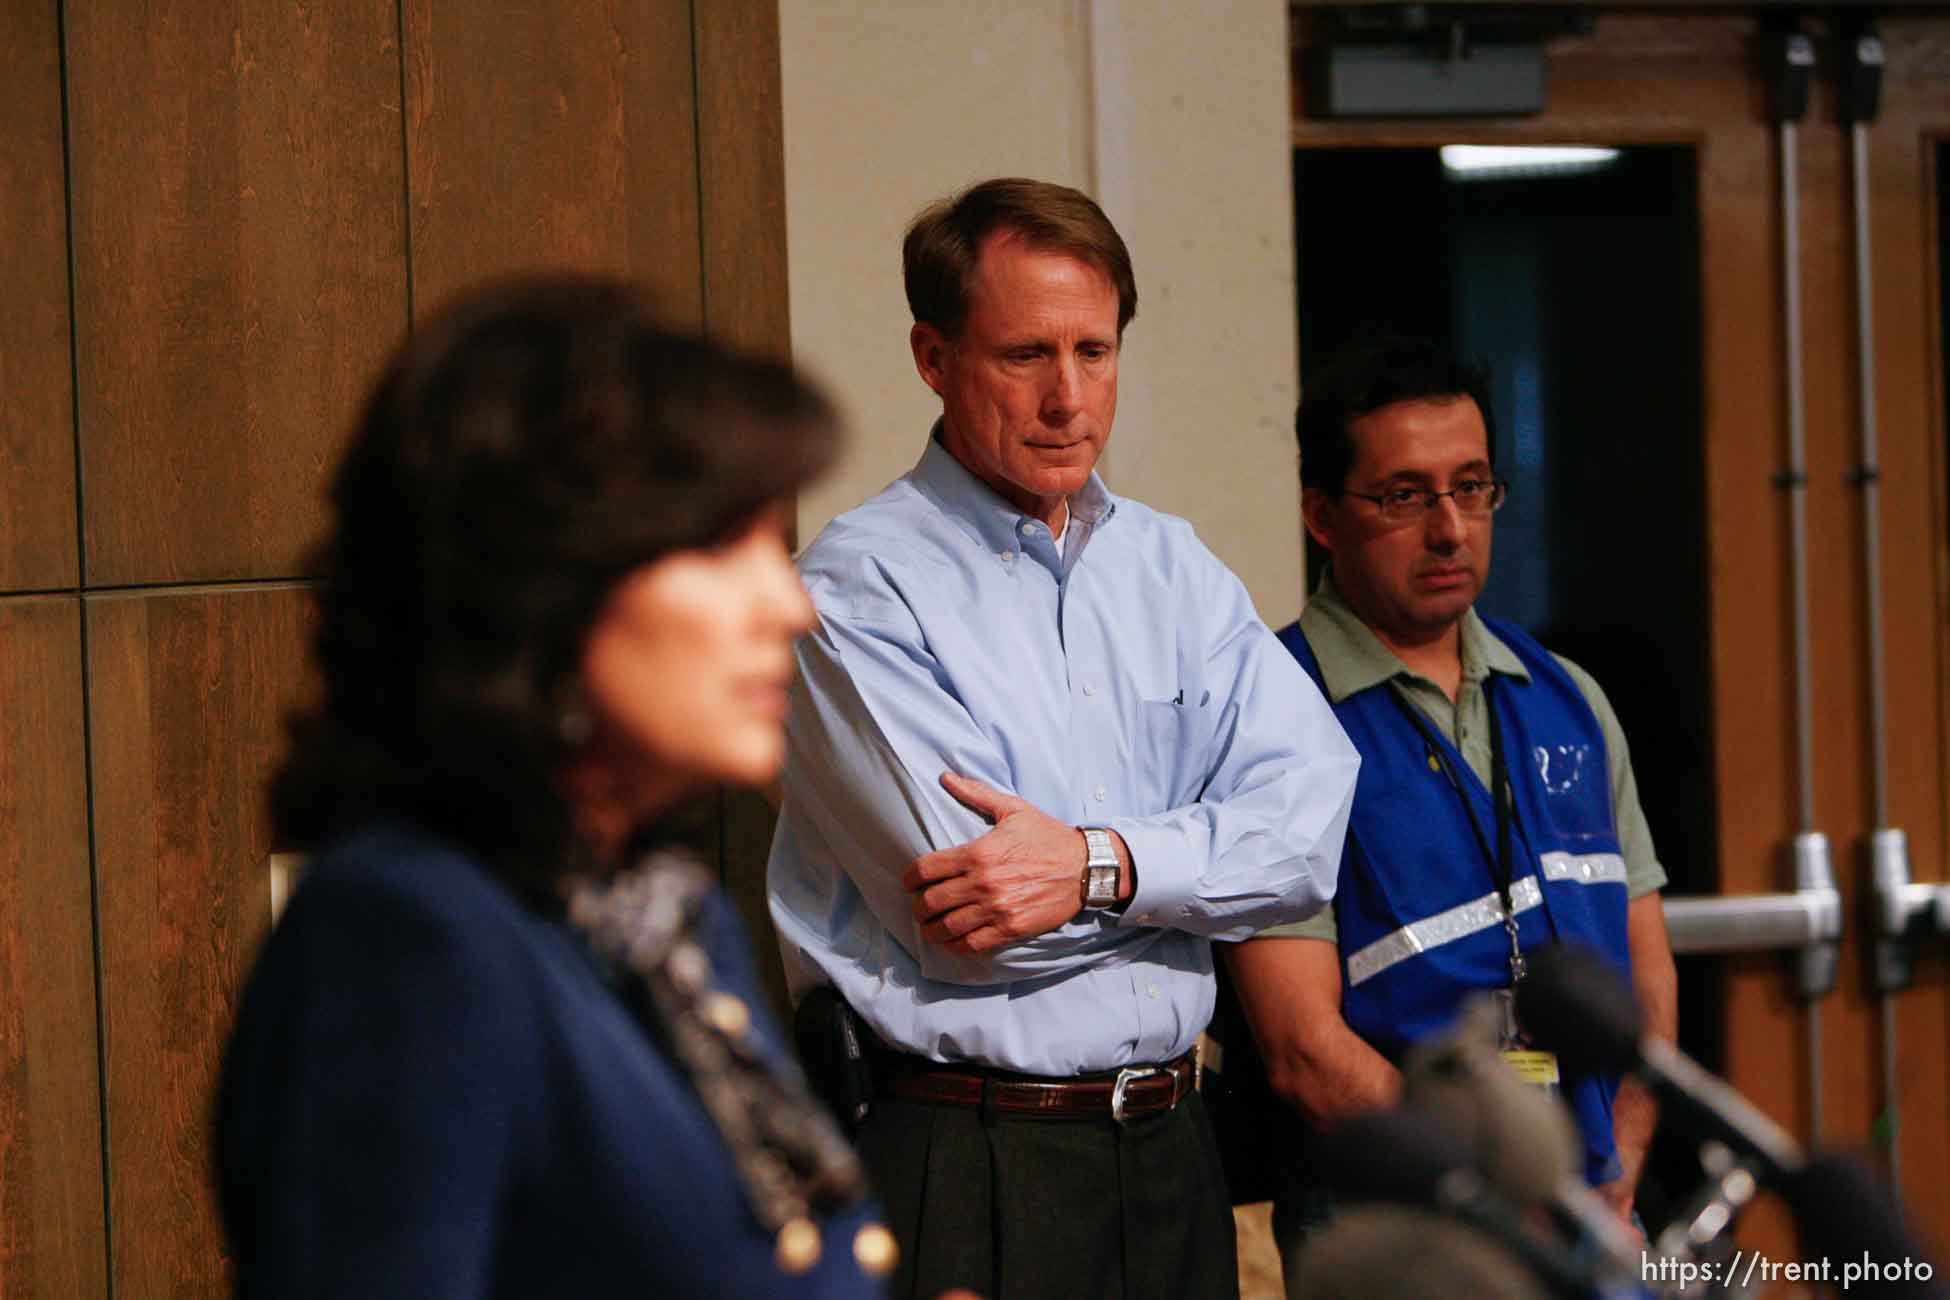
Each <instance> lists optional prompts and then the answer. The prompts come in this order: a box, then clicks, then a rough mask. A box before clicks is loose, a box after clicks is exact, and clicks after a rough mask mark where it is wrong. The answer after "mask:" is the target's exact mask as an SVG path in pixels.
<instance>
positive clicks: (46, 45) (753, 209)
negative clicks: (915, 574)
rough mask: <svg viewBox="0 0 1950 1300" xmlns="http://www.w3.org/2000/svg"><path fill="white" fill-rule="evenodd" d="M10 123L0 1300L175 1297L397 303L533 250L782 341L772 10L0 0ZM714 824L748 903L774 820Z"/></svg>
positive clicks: (198, 1249) (212, 1278) (725, 814)
mask: <svg viewBox="0 0 1950 1300" xmlns="http://www.w3.org/2000/svg"><path fill="white" fill-rule="evenodd" d="M0 142H3V143H4V148H0V247H5V248H6V249H7V250H8V261H9V267H8V272H7V287H8V310H7V311H6V312H5V313H0V465H5V466H6V467H7V472H6V473H5V474H4V475H3V476H0V1300H24V1298H25V1297H55V1296H63V1297H66V1296H96V1295H104V1294H112V1295H114V1296H116V1297H118V1298H119V1300H133V1298H135V1297H149V1296H158V1297H161V1296H168V1297H195V1298H197V1300H204V1298H206V1297H210V1296H215V1295H220V1294H223V1293H224V1292H225V1291H226V1289H227V1286H228V1283H227V1279H226V1271H225V1261H224V1258H223V1246H222V1241H221V1237H220V1233H219V1231H218V1228H217V1220H216V1214H215V1205H214V1199H213V1197H212V1194H211V1188H210V1179H209V1149H208V1136H209V1135H208V1128H209V1118H210V1105H211V1097H210V1087H211V1083H212V1080H213V1079H214V1076H215V1072H216V1069H217V1065H218V1061H219V1057H220V1052H221V1048H222V1044H223V1041H224V1038H225V1036H226V1035H227V1033H228V1029H229V1023H230V1018H231V1016H232V1013H233V1009H234V999H235V997H236V994H237V991H238V989H239V986H240V983H241V980H242V978H243V977H244V975H245V974H246V972H247V971H248V969H249V965H250V962H251V960H252V958H253V956H254V954H255V950H256V947H257V945H258V943H259V942H260V941H261V939H262V937H263V934H264V931H265V929H266V928H267V926H268V923H269V893H268V880H267V875H266V859H267V858H268V856H269V854H270V852H271V850H272V848H273V845H272V843H271V839H270V831H269V825H268V818H267V816H266V814H265V811H264V799H263V786H264V781H265V778H266V776H267V775H268V774H269V772H270V770H271V769H272V768H273V766H274V765H275V763H276V761H277V759H278V756H279V754H280V751H281V746H282V743H283V740H282V734H281V723H282V719H283V717H284V716H285V715H286V713H288V711H289V710H290V709H291V708H292V707H293V706H294V705H295V704H296V703H297V702H299V701H300V700H301V699H302V698H303V697H304V695H305V693H306V691H307V690H308V689H310V683H309V674H308V670H307V668H306V664H305V658H304V652H305V644H306V640H307V636H308V632H309V627H310V623H311V619H312V610H311V602H310V600H309V598H308V594H307V584H306V583H305V581H304V574H305V557H306V554H307V551H308V548H309V547H310V546H311V545H312V544H313V543H314V542H315V541H316V540H317V538H318V535H319V532H320V529H321V527H322V525H323V522H324V512H323V507H322V500H321V489H322V487H323V486H324V484H325V481H326V478H327V476H328V475H329V473H330V471H331V467H332V465H333V463H334V461H335V460H336V457H337V453H338V449H339V447H340V445H341V442H342V440H343V437H344V435H345V432H346V431H347V430H348V429H349V428H350V426H351V423H352V421H353V419H354V418H355V415H356V408H357V405H358V403H359V400H360V398H361V397H362V395H363V392H364V390H365V388H366V386H367V385H368V384H369V383H370V382H371V380H372V379H373V377H374V375H375V372H376V370H377V368H378V366H379V365H380V363H381V362H382V360H383V359H384V357H385V356H386V354H387V353H388V352H389V351H390V350H391V349H392V348H393V347H394V346H395V344H396V343H397V342H398V340H399V339H400V338H401V337H402V336H403V334H404V333H405V332H406V331H407V329H408V328H409V327H410V323H411V321H412V320H414V319H416V318H420V317H423V316H424V315H425V313H426V312H427V311H428V310H430V309H431V308H432V307H433V306H435V305H437V303H438V302H439V301H440V300H441V299H443V298H445V297H447V296H448V295H450V294H452V293H454V292H456V291H458V290H460V289H462V288H463V287H465V286H468V285H470V284H473V283H475V282H477V281H479V280H480V279H482V278H484V277H488V276H492V275H497V274H502V273H506V272H511V271H515V270H518V269H528V268H534V267H539V266H560V267H574V268H579V269H588V270H601V271H610V272H617V273H622V274H626V275H629V276H632V277H634V278H636V279H638V280H640V281H643V282H646V283H648V284H649V285H651V286H653V288H654V289H655V291H656V292H657V294H658V296H659V297H660V298H661V299H662V301H663V302H664V304H665V307H666V309H667V311H668V313H669V314H670V316H671V317H672V318H674V319H675V320H677V321H680V322H689V323H693V324H695V325H698V326H701V327H705V328H708V329H710V330H711V331H712V332H714V333H716V334H719V335H720V336H722V337H725V338H728V339H730V340H733V341H735V342H737V343H739V344H741V345H744V346H747V347H750V348H754V349H758V350H764V351H768V352H772V353H776V354H783V353H784V352H785V351H786V345H787V326H786V321H787V313H786V302H785V283H786V281H785V262H784V258H785V223H784V212H783V206H784V200H783V179H782V174H783V159H782V154H781V133H780V122H779V94H778V24H777V12H776V7H775V0H636V3H631V4H620V5H611V6H577V5H549V6H530V5H512V6H511V5H498V4H497V5H489V4H484V3H463V4H434V3H433V2H432V0H348V2H347V3H343V4H333V5H326V6H301V5H296V4H291V3H288V2H287V0H212V2H208V3H206V2H205V0H195V2H194V3H192V2H191V0H147V2H145V3H136V2H135V0H111V2H110V3H105V4H79V3H75V2H74V0H39V2H38V3H30V4H20V5H7V6H0ZM705 817H706V820H707V821H708V822H709V823H711V824H712V825H713V826H714V833H713V835H712V837H711V843H712V844H713V845H714V847H715V846H720V845H738V846H742V847H741V848H740V851H739V854H738V855H737V856H738V858H739V861H738V863H737V864H736V871H737V874H738V876H739V877H740V879H739V880H738V881H737V882H735V883H736V884H738V885H739V886H741V888H739V889H738V890H737V892H738V893H739V894H740V895H741V899H742V900H743V902H744V903H745V904H746V905H747V911H748V913H749V914H751V915H752V917H753V919H754V920H760V921H762V918H763V908H762V900H761V898H760V894H761V892H762V886H759V887H757V888H755V885H756V884H757V882H758V877H759V875H761V874H762V850H759V849H754V848H753V847H752V846H753V845H755V844H757V843H758V842H759V841H761V840H762V839H764V838H766V837H768V836H769V830H770V815H769V809H767V808H765V807H764V806H763V804H762V802H748V801H738V802H736V803H735V804H728V803H727V801H726V800H724V799H723V798H719V799H716V800H714V801H712V802H711V803H710V804H709V806H708V807H707V808H706V810H705ZM717 851H719V852H720V855H721V857H722V856H723V853H724V850H722V849H718V850H717ZM723 865H724V864H723V863H722V862H721V867H722V866H723ZM760 947H761V951H764V950H765V941H764V939H762V938H761V940H760Z"/></svg>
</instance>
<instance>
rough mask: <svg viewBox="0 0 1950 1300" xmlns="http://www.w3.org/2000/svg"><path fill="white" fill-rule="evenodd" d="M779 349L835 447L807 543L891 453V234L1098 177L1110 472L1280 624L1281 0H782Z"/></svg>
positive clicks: (914, 438) (928, 403)
mask: <svg viewBox="0 0 1950 1300" xmlns="http://www.w3.org/2000/svg"><path fill="white" fill-rule="evenodd" d="M779 8H780V37H781V46H782V49H781V64H782V75H783V81H784V99H785V153H786V158H785V170H786V224H787V231H788V239H789V245H790V247H789V256H790V267H791V293H792V343H793V351H794V355H795V357H796V359H797V360H798V361H799V362H801V363H802V364H804V365H805V366H807V367H808V368H809V369H810V370H812V371H813V372H814V373H815V374H816V375H818V376H819V377H820V378H822V379H823V380H824V381H825V382H826V383H827V385H828V386H829V387H830V388H831V389H832V390H833V392H834V394H835V396H837V397H838V399H839V400H840V403H841V406H842V407H843V409H844V410H845V413H846V415H847V416H848V419H849V423H850V427H851V429H852V432H853V443H852V446H851V448H850V450H849V453H848V456H847V459H846V461H845V463H844V464H843V465H842V466H841V467H840V470H839V471H838V473H836V474H835V475H834V476H832V477H831V478H829V479H828V480H827V481H826V482H824V483H822V484H820V485H818V486H817V487H815V488H814V489H812V490H811V491H810V492H808V493H807V494H806V495H805V496H804V497H803V498H802V499H801V501H800V506H799V529H800V537H801V539H802V540H805V539H810V538H811V537H812V536H813V535H814V534H815V533H817V531H818V530H819V528H821V527H822V526H824V524H825V523H826V521H827V520H828V519H830V518H831V517H832V516H833V515H835V514H837V513H839V512H840V511H842V510H845V509H847V508H849V507H850V506H852V505H854V504H856V503H858V502H859V501H861V500H863V499H865V498H866V497H867V496H869V495H871V494H872V493H873V492H875V491H878V490H879V489H880V488H881V487H882V486H883V485H885V484H886V483H887V482H888V480H890V479H892V478H895V477H896V476H898V475H900V474H902V473H905V472H906V471H907V470H908V469H909V468H910V467H911V466H912V465H913V463H914V461H915V459H916V458H917V457H918V456H919V455H920V451H921V444H922V438H923V437H924V436H925V433H926V430H927V427H928V425H929V423H930V422H931V421H932V420H933V418H934V416H935V415H936V414H938V412H939V403H938V402H937V401H936V399H935V398H934V396H933V394H931V393H930V392H928V390H927V389H926V387H925V386H924V385H923V384H922V383H921V381H920V379H919V378H918V377H917V376H916V375H915V373H914V368H913V364H912V361H911V360H910V358H909V356H908V351H907V330H908V326H909V324H910V318H909V316H908V313H907V306H906V301H905V299H904V297H903V296H902V292H901V284H900V236H901V232H902V230H904V229H905V227H906V225H907V222H908V221H909V220H910V219H911V218H912V217H913V216H914V214H915V212H917V211H918V210H919V209H920V208H921V207H922V206H923V205H924V204H926V203H928V202H930V201H931V200H933V199H936V198H940V197H942V196H944V195H946V194H949V193H952V192H954V191H956V190H959V189H961V188H964V187H965V186H967V185H969V184H970V183H972V182H974V181H978V180H982V179H984V178H986V177H989V176H997V175H1025V176H1035V177H1039V178H1042V179H1045V180H1051V181H1058V182H1061V183H1063V184H1067V185H1075V186H1077V187H1079V188H1081V189H1084V190H1086V191H1089V192H1090V193H1092V194H1093V195H1095V196H1096V198H1097V200H1098V202H1100V203H1101V204H1102V205H1103V207H1104V210H1105V212H1106V213H1108V214H1109V216H1110V218H1111V220H1112V221H1113V222H1115V223H1116V225H1117V227H1118V230H1119V231H1120V232H1121V233H1122V234H1123V236H1124V239H1125V242H1126V243H1127V244H1128V245H1129V246H1130V249H1131V256H1132V259H1133V261H1134V263H1135V265H1136V270H1137V281H1138V295H1139V310H1138V318H1137V320H1136V321H1135V322H1134V323H1133V324H1132V326H1131V328H1130V332H1129V333H1128V334H1127V335H1126V337H1125V352H1124V357H1123V361H1122V364H1121V368H1120V371H1121V378H1120V388H1119V400H1118V414H1117V424H1116V427H1115V430H1114V433H1113V436H1112V439H1111V443H1110V450H1109V452H1108V453H1107V455H1106V456H1105V458H1104V461H1103V464H1102V470H1103V473H1104V477H1105V479H1106V480H1107V481H1108V482H1109V483H1110V485H1111V487H1112V489H1113V490H1114V491H1117V492H1119V493H1122V494H1124V495H1127V496H1132V497H1135V498H1137V499H1138V500H1141V501H1144V502H1146V503H1147V504H1150V505H1153V506H1156V507H1158V508H1160V509H1163V510H1169V511H1171V512H1173V513H1174V514H1180V515H1183V516H1185V517H1186V518H1188V519H1190V520H1191V521H1192V523H1193V524H1194V525H1195V526H1196V527H1197V528H1198V531H1199V533H1200V535H1201V536H1203V537H1204V538H1205V540H1206V542H1207V544H1209V545H1210V546H1211V547H1212V548H1213V550H1214V551H1216V552H1217V553H1218V554H1219V556H1220V558H1222V559H1223V560H1225V561H1226V563H1228V564H1229V565H1231V566H1232V568H1233V569H1234V571H1235V572H1237V573H1238V574H1239V575H1240V577H1241V578H1242V579H1244V581H1245V583H1246V585H1247V588H1248V589H1249V590H1250V591H1251V592H1252V594H1253V598H1254V599H1255V600H1256V601H1257V602H1258V604H1259V608H1260V613H1261V614H1262V615H1263V616H1264V617H1265V618H1266V619H1267V620H1268V621H1269V622H1270V623H1272V624H1274V625H1275V626H1278V625H1279V624H1281V623H1284V622H1286V621H1287V620H1288V619H1290V618H1291V617H1292V616H1293V614H1294V612H1295V611H1297V610H1298V609H1299V606H1300V599H1301V592H1300V584H1301V572H1302V569H1301V561H1300V549H1299V547H1300V525H1299V521H1298V516H1299V510H1298V500H1299V489H1298V485H1297V481H1296V474H1295V456H1294V451H1293V436H1292V432H1291V430H1292V420H1293V404H1294V401H1295V399H1296V397H1297V395H1298V385H1297V382H1296V380H1295V355H1294V354H1295V337H1294V333H1295V331H1294V314H1293V312H1294V309H1293V303H1294V291H1293V276H1294V267H1293V229H1292V225H1293V222H1292V202H1293V200H1292V182H1291V165H1292V164H1291V161H1290V151H1289V147H1288V138H1289V137H1288V113H1289V109H1288V87H1287V76H1288V74H1287V55H1286V48H1287V42H1286V5H1285V3H1284V0H1213V2H1211V3H1205V4H1197V5H1193V4H1185V3H1182V0H986V2H985V3H980V4H968V3H966V0H961V2H960V3H953V2H950V0H780V7H779Z"/></svg>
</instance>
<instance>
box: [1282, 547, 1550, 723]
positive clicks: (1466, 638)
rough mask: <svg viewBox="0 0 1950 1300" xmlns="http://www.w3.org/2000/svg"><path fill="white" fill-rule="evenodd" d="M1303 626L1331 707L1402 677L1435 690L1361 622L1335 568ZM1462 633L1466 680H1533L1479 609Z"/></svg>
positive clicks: (1324, 578)
mask: <svg viewBox="0 0 1950 1300" xmlns="http://www.w3.org/2000/svg"><path fill="white" fill-rule="evenodd" d="M1300 624H1301V629H1302V630H1303V631H1304V632H1305V633H1306V634H1307V644H1308V645H1310V646H1312V647H1313V652H1314V658H1315V659H1316V660H1317V661H1319V663H1320V676H1321V680H1322V681H1323V682H1325V683H1326V686H1327V698H1328V700H1329V702H1331V703H1334V704H1339V703H1340V702H1341V701H1342V700H1344V699H1346V698H1347V697H1348V696H1350V695H1354V694H1356V693H1357V692H1360V691H1365V690H1367V689H1368V688H1369V687H1371V686H1378V685H1380V684H1381V683H1383V682H1387V681H1393V680H1394V679H1395V678H1397V677H1404V678H1407V679H1409V680H1411V681H1417V682H1426V683H1427V684H1428V685H1429V686H1431V687H1434V686H1435V683H1434V682H1431V681H1429V679H1428V678H1426V677H1424V676H1422V675H1421V674H1420V673H1417V672H1415V671H1414V670H1413V669H1411V668H1409V666H1408V665H1407V664H1405V663H1403V662H1402V661H1401V660H1400V659H1398V658H1396V657H1395V653H1394V651H1392V650H1390V649H1389V648H1388V647H1387V646H1385V645H1383V644H1382V643H1381V638H1380V637H1378V636H1376V635H1375V634H1374V630H1373V629H1372V628H1370V627H1369V626H1368V625H1367V624H1366V623H1364V622H1362V621H1361V616H1360V615H1359V614H1357V613H1355V612H1354V607H1353V606H1352V605H1350V604H1348V603H1347V597H1346V596H1343V595H1342V594H1341V589H1340V588H1339V587H1337V586H1335V585H1334V571H1333V568H1332V567H1331V566H1330V567H1329V568H1327V569H1325V570H1323V571H1322V572H1321V575H1320V585H1318V586H1317V587H1315V588H1314V594H1313V596H1312V597H1311V598H1310V599H1309V600H1308V601H1307V608H1306V609H1305V610H1304V611H1303V612H1302V613H1301V615H1300ZM1461 633H1462V664H1463V680H1464V681H1465V682H1477V683H1480V682H1482V681H1483V679H1484V678H1486V677H1488V676H1489V675H1490V674H1491V673H1500V674H1502V675H1503V676H1506V677H1514V678H1517V679H1518V680H1520V681H1526V682H1527V681H1529V680H1530V670H1529V669H1528V668H1526V667H1524V663H1523V660H1521V659H1519V658H1517V655H1516V652H1515V651H1514V650H1512V649H1510V647H1509V646H1508V645H1506V644H1504V642H1503V640H1502V639H1501V638H1499V637H1498V636H1497V635H1496V633H1494V632H1492V631H1490V628H1489V624H1487V623H1485V622H1484V621H1483V619H1482V616H1481V615H1479V614H1478V613H1477V612H1476V609H1475V607H1474V606H1471V607H1470V608H1469V609H1468V610H1467V611H1465V612H1464V614H1463V617H1462V624H1461ZM1437 689H1440V688H1437Z"/></svg>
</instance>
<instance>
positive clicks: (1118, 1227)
mask: <svg viewBox="0 0 1950 1300" xmlns="http://www.w3.org/2000/svg"><path fill="white" fill-rule="evenodd" d="M857 1140H858V1142H859V1144H860V1152H861V1155H862V1156H863V1157H864V1158H865V1160H866V1164H867V1168H868V1170H869V1172H870V1173H871V1174H872V1175H873V1178H874V1183H875V1186H876V1188H877V1190H878V1191H879V1193H880V1196H881V1199H882V1200H883V1201H884V1202H885V1204H886V1206H887V1212H888V1222H889V1224H890V1226H891V1227H892V1228H893V1230H894V1235H895V1237H896V1238H897V1239H898V1240H899V1242H900V1246H901V1260H900V1266H899V1268H898V1269H897V1270H896V1272H895V1274H894V1278H893V1284H892V1288H891V1291H892V1294H893V1295H894V1296H895V1297H916V1298H917V1300H934V1297H936V1296H938V1295H939V1294H940V1293H941V1292H942V1291H944V1290H947V1289H949V1288H951V1287H967V1288H969V1289H971V1290H973V1291H975V1292H977V1293H979V1294H981V1295H984V1296H992V1297H995V1298H996V1300H1041V1298H1042V1297H1048V1300H1099V1298H1101V1300H1153V1298H1154V1297H1155V1300H1206V1298H1210V1300H1237V1296H1238V1294H1239V1258H1238V1247H1237V1245H1236V1243H1235V1241H1234V1238H1233V1227H1232V1206H1231V1204H1230V1203H1229V1201H1228V1199H1227V1197H1226V1191H1225V1176H1224V1174H1223V1173H1222V1172H1221V1170H1220V1167H1219V1153H1218V1148H1217V1146H1216V1145H1215V1144H1214V1142H1213V1140H1212V1129H1211V1125H1210V1124H1209V1123H1208V1122H1207V1120H1206V1117H1205V1110H1204V1106H1203V1104H1202V1103H1201V1101H1200V1099H1199V1096H1198V1094H1197V1093H1193V1094H1192V1095H1191V1096H1189V1097H1187V1098H1186V1099H1185V1100H1184V1101H1183V1102H1181V1103H1179V1105H1178V1107H1177V1108H1176V1109H1175V1110H1172V1111H1170V1112H1169V1113H1167V1114H1163V1115H1152V1116H1146V1117H1145V1118H1142V1119H1137V1120H1133V1121H1131V1122H1130V1123H1128V1124H1125V1125H1118V1124H1117V1123H1115V1122H1114V1121H1112V1120H1110V1119H1109V1118H1104V1119H1052V1118H1047V1117H1043V1116H1035V1115H998V1114H987V1115H985V1114H984V1113H983V1112H982V1111H979V1110H974V1109H969V1108H964V1107H956V1106H943V1105H934V1104H930V1103H925V1102H911V1101H900V1100H896V1099H893V1098H889V1097H881V1098H877V1099H876V1100H875V1101H874V1103H873V1106H872V1109H871V1110H870V1111H869V1113H868V1115H867V1119H866V1122H865V1123H864V1124H863V1125H862V1126H861V1129H860V1131H859V1133H858V1134H857Z"/></svg>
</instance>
